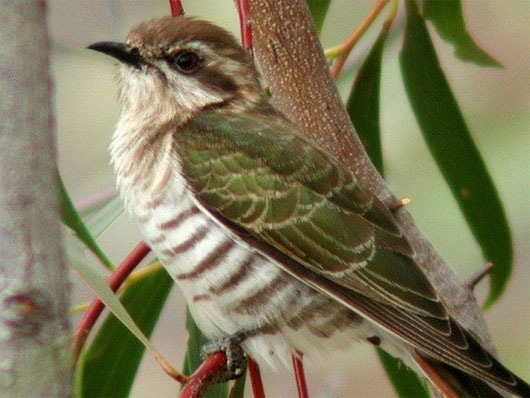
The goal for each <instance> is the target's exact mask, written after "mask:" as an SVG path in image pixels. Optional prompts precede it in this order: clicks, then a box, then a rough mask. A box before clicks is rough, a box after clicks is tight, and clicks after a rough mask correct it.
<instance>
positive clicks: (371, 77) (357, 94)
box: [346, 24, 430, 398]
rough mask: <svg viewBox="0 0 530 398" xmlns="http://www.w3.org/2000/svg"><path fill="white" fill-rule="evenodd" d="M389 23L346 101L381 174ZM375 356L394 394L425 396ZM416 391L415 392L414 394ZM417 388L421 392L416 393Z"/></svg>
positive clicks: (406, 374)
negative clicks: (384, 64) (381, 121)
mask: <svg viewBox="0 0 530 398" xmlns="http://www.w3.org/2000/svg"><path fill="white" fill-rule="evenodd" d="M388 27H389V25H387V24H385V25H384V26H383V29H382V31H381V33H380V34H379V37H378V38H377V40H376V42H375V43H374V45H373V47H372V49H371V50H370V53H369V54H368V56H367V57H366V59H365V61H364V62H363V64H362V65H361V68H360V69H359V73H358V74H357V78H356V79H355V82H354V84H353V88H352V91H351V93H350V96H349V98H348V102H347V104H346V109H347V111H348V114H349V115H350V119H351V121H352V123H353V125H354V126H355V129H356V130H357V134H359V137H360V139H361V141H362V143H363V145H364V148H365V149H366V152H367V153H368V155H369V156H370V159H371V160H372V163H373V164H374V166H375V167H376V168H377V169H378V170H379V172H380V173H381V174H383V149H382V147H381V129H380V125H379V113H380V112H379V108H380V101H379V97H380V86H381V64H382V57H383V49H384V45H385V40H386V38H387V34H388ZM377 353H378V355H379V358H380V360H381V362H382V364H383V367H384V368H385V370H386V372H387V374H388V377H389V379H390V381H391V383H392V385H393V386H394V389H395V390H396V393H397V394H398V396H400V397H403V398H406V397H429V396H430V395H429V392H428V391H427V390H426V389H425V387H424V386H423V383H422V382H421V380H420V379H419V378H418V376H417V375H416V374H415V373H414V372H412V371H410V370H408V369H407V368H406V367H405V366H402V365H401V364H400V363H399V361H398V360H397V359H395V358H393V357H392V356H390V355H388V354H386V353H385V352H383V351H382V350H380V349H377ZM416 392H418V394H415V393H416ZM420 392H421V394H420Z"/></svg>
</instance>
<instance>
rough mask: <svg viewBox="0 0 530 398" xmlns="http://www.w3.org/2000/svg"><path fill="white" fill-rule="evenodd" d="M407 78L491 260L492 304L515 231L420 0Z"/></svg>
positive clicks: (432, 143) (409, 30) (411, 7)
mask: <svg viewBox="0 0 530 398" xmlns="http://www.w3.org/2000/svg"><path fill="white" fill-rule="evenodd" d="M406 4H407V24H406V29H405V40H404V43H403V48H402V51H401V54H400V63H401V73H402V76H403V81H404V84H405V89H406V91H407V95H408V98H409V101H410V103H411V105H412V109H413V111H414V114H415V116H416V119H417V121H418V124H419V126H420V128H421V131H422V133H423V136H424V138H425V141H426V143H427V146H428V147H429V150H430V152H431V154H432V155H433V157H434V159H435V161H436V163H437V165H438V167H439V168H440V170H441V172H442V174H443V176H444V178H445V180H446V181H447V183H448V185H449V187H450V188H451V191H452V193H453V196H454V197H455V199H456V201H457V203H458V205H459V207H460V209H461V211H462V213H463V214H464V217H465V219H466V221H467V223H468V225H469V227H470V229H471V231H472V233H473V235H474V237H475V239H476V240H477V242H478V243H479V245H480V247H481V248H482V252H483V255H484V257H485V258H486V260H487V261H490V262H492V263H494V264H495V266H494V267H493V269H492V271H491V273H490V292H489V297H488V299H487V302H486V305H487V306H488V305H491V304H492V303H493V302H495V301H496V300H497V299H498V298H499V297H500V296H501V294H502V292H503V291H504V288H505V287H506V284H507V282H508V279H509V277H510V274H511V268H512V244H511V236H510V229H509V227H508V223H507V221H506V216H505V214H504V209H503V207H502V203H501V201H500V199H499V196H498V194H497V190H496V189H495V186H494V184H493V182H492V180H491V177H490V176H489V173H488V170H487V169H486V166H485V164H484V161H483V160H482V158H481V156H480V153H479V151H478V150H477V148H476V147H475V144H474V143H473V140H472V138H471V135H470V133H469V130H468V128H467V125H466V122H465V120H464V117H463V115H462V112H461V111H460V108H459V107H458V104H457V102H456V100H455V98H454V95H453V93H452V92H451V89H450V87H449V84H448V82H447V79H446V78H445V76H444V73H443V71H442V69H441V67H440V63H439V61H438V58H437V56H436V52H435V50H434V47H433V44H432V42H431V39H430V37H429V32H428V31H427V28H426V26H425V22H424V20H423V19H422V17H421V16H420V14H419V12H418V7H417V4H416V3H415V2H414V1H407V2H406Z"/></svg>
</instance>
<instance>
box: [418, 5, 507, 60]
mask: <svg viewBox="0 0 530 398" xmlns="http://www.w3.org/2000/svg"><path fill="white" fill-rule="evenodd" d="M423 4H424V5H423V12H424V15H425V19H428V20H430V21H432V23H433V24H434V27H435V28H436V31H437V32H438V34H439V35H440V37H441V38H442V39H444V40H445V41H446V42H448V43H450V44H452V45H453V47H454V49H455V56H456V57H457V58H459V59H461V60H462V61H466V62H473V63H475V64H477V65H481V66H502V65H501V64H500V63H499V62H498V61H497V60H495V59H494V58H493V57H492V56H491V55H489V54H488V53H487V52H485V51H484V50H482V49H481V48H480V47H479V46H478V45H477V44H476V43H475V42H474V41H473V38H472V37H471V36H470V34H469V33H468V31H467V30H466V24H465V22H464V16H463V13H462V4H461V3H460V0H445V1H440V0H424V2H423Z"/></svg>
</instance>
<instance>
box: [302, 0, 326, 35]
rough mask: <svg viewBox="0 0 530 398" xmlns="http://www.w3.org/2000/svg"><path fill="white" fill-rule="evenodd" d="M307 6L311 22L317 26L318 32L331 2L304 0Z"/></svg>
mask: <svg viewBox="0 0 530 398" xmlns="http://www.w3.org/2000/svg"><path fill="white" fill-rule="evenodd" d="M306 2H307V5H308V7H309V12H310V13H311V16H312V17H313V22H314V23H315V27H316V28H317V32H318V33H320V31H321V30H322V26H323V25H324V20H325V19H326V14H327V13H328V8H329V5H330V3H331V0H306Z"/></svg>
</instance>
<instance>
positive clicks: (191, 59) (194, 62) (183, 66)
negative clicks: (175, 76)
mask: <svg viewBox="0 0 530 398" xmlns="http://www.w3.org/2000/svg"><path fill="white" fill-rule="evenodd" d="M200 62H201V58H200V57H199V56H198V55H197V54H195V53H194V52H192V51H182V52H180V53H178V54H177V55H175V56H174V57H173V60H172V63H171V65H172V66H173V67H174V68H175V69H177V70H179V71H180V72H183V73H193V72H195V71H196V70H197V69H199V67H200Z"/></svg>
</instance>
